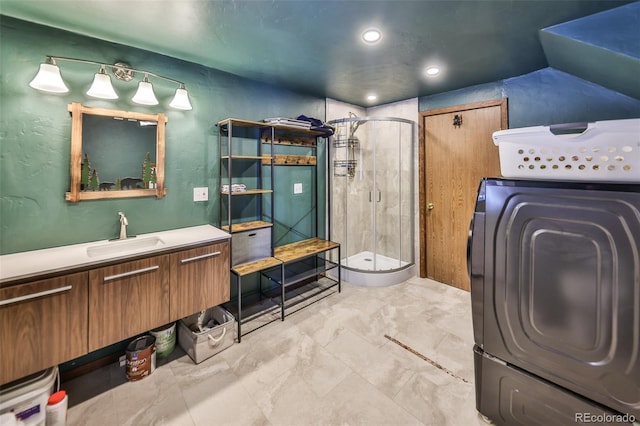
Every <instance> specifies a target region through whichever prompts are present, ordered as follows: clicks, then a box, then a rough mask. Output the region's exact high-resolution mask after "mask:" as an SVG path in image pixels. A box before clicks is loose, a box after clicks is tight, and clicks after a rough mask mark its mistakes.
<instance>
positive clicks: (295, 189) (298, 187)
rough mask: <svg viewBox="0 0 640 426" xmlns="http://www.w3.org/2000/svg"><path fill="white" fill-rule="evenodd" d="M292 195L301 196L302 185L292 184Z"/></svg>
mask: <svg viewBox="0 0 640 426" xmlns="http://www.w3.org/2000/svg"><path fill="white" fill-rule="evenodd" d="M293 193H294V194H302V183H294V184H293Z"/></svg>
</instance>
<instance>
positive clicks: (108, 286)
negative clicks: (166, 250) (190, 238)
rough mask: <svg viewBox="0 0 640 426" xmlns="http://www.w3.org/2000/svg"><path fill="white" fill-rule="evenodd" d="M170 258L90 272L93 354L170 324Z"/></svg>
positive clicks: (151, 258)
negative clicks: (108, 346)
mask: <svg viewBox="0 0 640 426" xmlns="http://www.w3.org/2000/svg"><path fill="white" fill-rule="evenodd" d="M170 256H171V255H168V254H166V255H162V256H154V257H148V258H145V259H140V260H134V261H130V262H123V263H120V264H116V265H112V266H105V267H102V268H97V269H93V270H91V271H89V351H93V350H96V349H100V348H102V347H104V346H107V345H110V344H112V343H115V342H119V341H121V340H124V339H126V338H129V337H132V336H135V335H137V334H140V333H144V332H147V331H149V330H151V329H153V328H156V327H159V326H161V325H163V324H166V323H168V322H169V277H170Z"/></svg>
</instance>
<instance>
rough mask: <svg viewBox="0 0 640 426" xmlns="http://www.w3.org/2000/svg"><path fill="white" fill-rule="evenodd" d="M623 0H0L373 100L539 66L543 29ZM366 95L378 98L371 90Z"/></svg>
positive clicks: (50, 17) (273, 79) (65, 23)
mask: <svg viewBox="0 0 640 426" xmlns="http://www.w3.org/2000/svg"><path fill="white" fill-rule="evenodd" d="M628 3H631V2H630V1H623V0H621V1H617V0H601V1H597V0H562V1H545V0H531V1H529V0H489V1H483V0H467V1H459V0H446V1H436V0H268V1H267V0H213V1H212V0H189V1H186V0H129V1H123V0H93V1H86V0H2V1H1V2H0V13H1V14H4V15H7V16H12V17H15V18H19V19H23V20H26V21H31V22H35V23H39V24H44V25H48V26H51V27H55V28H60V29H64V30H68V31H71V32H75V33H79V34H83V35H86V36H89V37H95V38H98V39H103V40H107V41H111V42H115V43H120V44H125V45H129V46H133V47H137V48H141V49H145V50H148V51H152V52H156V53H160V54H163V55H167V56H171V57H174V58H178V59H182V60H185V61H189V62H193V63H197V64H201V65H204V66H207V67H211V68H216V69H219V70H222V71H226V72H229V73H233V74H236V75H239V76H243V77H247V78H251V79H254V80H258V81H263V82H267V83H270V84H275V85H279V86H283V87H286V88H289V89H292V90H295V91H299V92H302V93H308V94H312V95H316V96H321V97H330V98H333V99H337V100H340V101H344V102H348V103H352V104H356V105H360V106H373V105H379V104H384V103H389V102H393V101H398V100H403V99H408V98H413V97H417V96H426V95H432V94H436V93H441V92H446V91H450V90H455V89H459V88H463V87H468V86H472V85H476V84H482V83H487V82H492V81H497V80H500V79H504V78H510V77H515V76H518V75H522V74H526V73H529V72H532V71H535V70H538V69H541V68H544V67H547V66H548V63H547V59H546V57H545V53H544V51H543V48H542V45H541V43H540V39H539V31H540V30H541V29H543V28H546V27H550V26H554V25H557V24H560V23H563V22H567V21H570V20H574V19H577V18H581V17H585V16H589V15H592V14H594V13H597V12H600V11H604V10H608V9H612V8H615V7H619V6H622V5H625V4H628ZM369 27H375V28H378V29H379V30H380V31H381V32H382V34H383V36H382V39H381V40H380V42H378V43H377V44H375V45H367V44H365V43H363V42H362V41H361V39H360V36H361V33H362V32H363V31H364V30H365V29H366V28H369ZM45 53H46V54H50V55H56V54H57V52H45ZM85 59H91V58H85ZM123 59H126V58H123ZM131 65H132V66H133V67H134V68H135V66H136V64H131ZM430 65H435V66H438V67H440V69H441V73H440V75H438V76H436V77H426V76H425V75H424V69H425V67H427V66H430ZM369 94H375V95H377V99H376V100H373V101H368V100H367V99H366V96H367V95H369Z"/></svg>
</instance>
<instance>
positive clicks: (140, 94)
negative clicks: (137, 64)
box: [131, 74, 158, 105]
mask: <svg viewBox="0 0 640 426" xmlns="http://www.w3.org/2000/svg"><path fill="white" fill-rule="evenodd" d="M131 100H132V101H133V102H135V103H137V104H140V105H158V99H157V98H156V94H155V93H153V86H152V85H151V83H149V75H148V74H145V75H144V78H143V79H142V81H141V82H140V83H138V91H137V92H136V94H135V95H134V96H133V98H131Z"/></svg>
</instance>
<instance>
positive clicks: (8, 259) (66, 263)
mask: <svg viewBox="0 0 640 426" xmlns="http://www.w3.org/2000/svg"><path fill="white" fill-rule="evenodd" d="M147 238H151V239H153V238H157V239H159V241H158V243H157V244H155V245H152V246H144V247H134V245H132V246H131V247H126V248H124V249H123V250H121V251H117V252H116V253H113V252H111V253H105V254H98V255H96V254H93V255H92V256H90V255H89V254H88V251H87V249H89V248H96V246H98V247H100V248H102V247H108V246H109V245H110V244H114V245H117V244H122V243H121V241H122V240H111V241H110V240H100V241H92V242H89V243H82V244H72V245H68V246H61V247H53V248H48V249H42V250H33V251H25V252H21V253H13V254H6V255H4V256H0V284H2V283H5V282H8V281H13V280H17V279H24V278H30V277H36V276H38V275H43V274H49V273H54V272H60V271H65V270H70V269H75V268H79V267H87V266H92V265H100V264H101V263H105V262H108V261H112V260H123V259H127V258H129V257H131V256H137V255H140V254H153V253H154V252H161V251H165V250H168V249H177V248H181V247H188V246H191V245H195V244H201V243H208V242H215V241H222V240H226V239H229V238H231V235H229V234H228V233H226V232H224V231H222V230H221V229H218V228H216V227H214V226H211V225H200V226H192V227H188V228H179V229H172V230H170V231H160V232H152V233H149V234H140V235H136V236H135V237H133V238H130V239H127V240H124V241H125V245H126V244H127V243H128V242H134V241H135V242H138V241H140V240H145V239H147ZM154 241H156V240H154ZM106 251H107V252H109V251H113V250H106Z"/></svg>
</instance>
